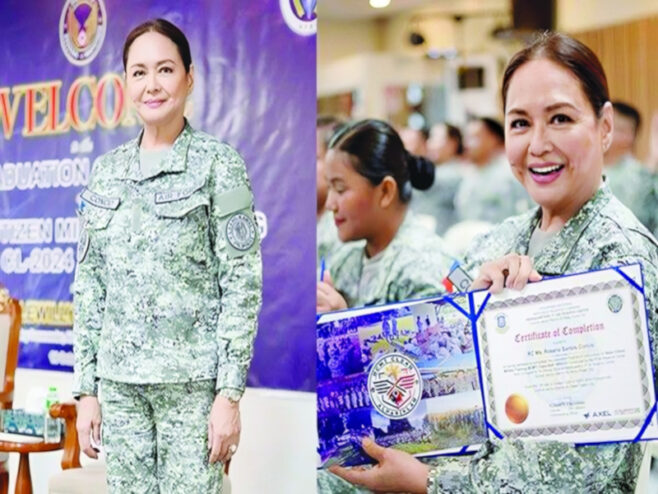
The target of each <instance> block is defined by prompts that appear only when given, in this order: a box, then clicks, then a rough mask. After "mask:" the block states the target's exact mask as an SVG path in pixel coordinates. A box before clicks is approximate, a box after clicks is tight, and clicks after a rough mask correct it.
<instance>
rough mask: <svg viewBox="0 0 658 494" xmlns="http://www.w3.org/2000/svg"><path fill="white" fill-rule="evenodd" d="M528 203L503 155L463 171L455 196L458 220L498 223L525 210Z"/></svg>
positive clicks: (528, 205) (525, 194)
mask: <svg viewBox="0 0 658 494" xmlns="http://www.w3.org/2000/svg"><path fill="white" fill-rule="evenodd" d="M532 205H533V203H532V200H531V199H530V196H529V195H528V193H527V192H526V190H525V189H524V188H523V186H522V185H521V184H520V183H519V181H518V180H516V178H515V177H514V175H513V174H512V172H511V170H510V165H509V163H508V162H507V159H506V158H505V157H504V156H503V155H501V156H499V157H497V158H495V159H494V160H492V161H491V162H490V163H489V164H487V165H486V166H484V167H478V168H476V169H475V170H473V172H472V173H468V174H466V175H465V177H464V180H463V181H462V182H461V185H460V186H459V190H458V191H457V195H456V196H455V210H456V213H457V220H458V221H464V220H477V221H487V222H489V223H500V222H501V221H503V220H504V219H505V218H508V217H510V216H515V215H517V214H519V213H523V212H525V211H527V210H528V209H529V208H530V207H531V206H532Z"/></svg>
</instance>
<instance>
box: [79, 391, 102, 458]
mask: <svg viewBox="0 0 658 494" xmlns="http://www.w3.org/2000/svg"><path fill="white" fill-rule="evenodd" d="M77 413H78V419H77V420H76V423H75V428H76V429H77V430H78V443H80V449H81V450H82V452H83V453H84V454H86V455H87V456H88V457H89V458H94V459H98V449H96V448H95V447H93V446H92V445H91V439H90V438H91V436H92V435H93V438H94V442H95V443H96V444H100V443H101V407H100V404H99V403H98V398H96V397H95V396H82V397H81V398H80V401H79V402H78V411H77Z"/></svg>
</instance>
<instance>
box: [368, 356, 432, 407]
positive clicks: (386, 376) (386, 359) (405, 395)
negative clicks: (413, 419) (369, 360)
mask: <svg viewBox="0 0 658 494" xmlns="http://www.w3.org/2000/svg"><path fill="white" fill-rule="evenodd" d="M422 392H423V389H422V380H421V377H420V371H419V370H418V367H416V364H414V363H413V361H412V360H411V359H410V358H409V357H406V356H404V355H402V354H401V353H391V354H388V355H385V356H383V357H382V358H380V359H379V360H377V361H376V362H375V363H374V364H373V366H372V369H370V373H369V374H368V393H369V395H370V401H371V402H372V404H373V406H374V407H375V409H376V410H377V411H378V412H379V413H381V414H382V415H383V416H384V417H388V418H391V419H403V418H404V417H406V416H408V415H409V414H411V412H413V411H414V410H415V409H416V407H417V406H418V404H419V403H420V398H421V395H422Z"/></svg>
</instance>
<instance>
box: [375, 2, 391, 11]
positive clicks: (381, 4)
mask: <svg viewBox="0 0 658 494" xmlns="http://www.w3.org/2000/svg"><path fill="white" fill-rule="evenodd" d="M390 3H391V0H370V6H371V7H372V8H373V9H383V8H386V7H388V6H389V4H390Z"/></svg>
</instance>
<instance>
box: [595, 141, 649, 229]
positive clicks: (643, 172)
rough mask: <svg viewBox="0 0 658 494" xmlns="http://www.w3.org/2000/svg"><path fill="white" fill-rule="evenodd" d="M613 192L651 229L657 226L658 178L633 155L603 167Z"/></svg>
mask: <svg viewBox="0 0 658 494" xmlns="http://www.w3.org/2000/svg"><path fill="white" fill-rule="evenodd" d="M603 173H604V174H605V176H606V180H607V183H608V186H609V187H610V190H612V193H613V194H614V195H615V196H617V198H618V199H619V200H620V201H621V202H622V204H624V205H625V206H627V207H628V208H629V209H630V210H631V211H633V213H634V214H635V216H637V219H639V220H640V222H641V223H642V224H643V225H644V226H646V227H647V228H648V229H649V230H653V229H654V228H655V227H656V226H658V225H656V217H657V216H658V202H657V201H656V195H655V194H654V190H653V189H654V185H655V182H656V178H655V177H654V176H652V174H651V172H650V171H649V170H648V169H647V168H645V167H644V165H642V163H640V162H639V161H637V160H636V159H635V158H634V157H633V156H632V155H630V154H627V155H625V156H623V157H622V158H621V159H620V160H619V161H618V162H617V163H615V164H614V165H611V166H607V167H605V168H604V169H603Z"/></svg>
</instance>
